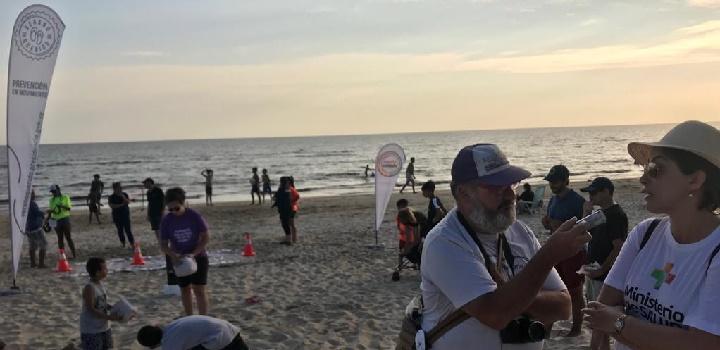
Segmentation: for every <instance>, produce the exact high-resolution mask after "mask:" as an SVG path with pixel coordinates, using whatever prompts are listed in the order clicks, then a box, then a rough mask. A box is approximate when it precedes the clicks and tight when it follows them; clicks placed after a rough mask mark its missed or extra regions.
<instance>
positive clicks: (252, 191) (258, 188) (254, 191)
mask: <svg viewBox="0 0 720 350" xmlns="http://www.w3.org/2000/svg"><path fill="white" fill-rule="evenodd" d="M250 193H260V186H258V185H252V188H251V189H250Z"/></svg>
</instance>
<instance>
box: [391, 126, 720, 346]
mask: <svg viewBox="0 0 720 350" xmlns="http://www.w3.org/2000/svg"><path fill="white" fill-rule="evenodd" d="M628 152H629V154H630V155H631V156H632V158H633V159H634V160H635V162H636V163H637V164H640V165H642V166H643V169H644V171H643V175H642V176H641V177H640V184H641V186H642V193H643V194H644V200H645V204H646V209H647V210H648V211H649V212H650V213H651V214H659V215H660V216H659V217H657V218H651V219H647V220H645V221H642V222H641V223H639V224H638V225H637V226H635V227H634V228H633V229H632V230H630V232H629V233H628V219H627V215H626V214H625V213H624V211H623V209H622V208H621V206H620V205H619V204H618V203H617V202H616V201H615V200H614V197H613V195H614V191H615V186H614V184H613V182H612V181H611V180H610V179H608V178H605V177H598V178H595V179H593V180H592V182H591V183H590V184H589V185H588V186H586V187H584V188H582V189H581V191H582V192H585V193H588V195H589V200H585V198H583V197H582V196H581V195H580V194H578V193H577V192H575V191H574V190H572V189H571V188H570V187H569V178H570V171H569V169H568V168H567V167H566V166H564V165H556V166H553V167H552V168H551V169H550V171H549V172H548V173H547V175H546V176H545V178H544V179H545V180H546V181H547V182H548V184H549V186H550V189H551V190H552V192H553V196H552V197H551V199H550V202H549V203H548V206H547V212H546V214H545V215H544V216H543V218H542V223H543V226H544V227H545V228H547V229H549V230H550V231H551V232H552V233H551V235H550V236H549V238H548V240H547V241H546V242H545V244H544V245H540V243H539V242H538V240H537V238H536V236H535V234H534V233H533V232H532V230H531V229H530V228H529V227H528V226H527V225H525V224H524V223H523V222H521V221H519V220H517V211H516V201H517V197H518V194H517V193H515V189H516V186H517V184H518V183H520V182H522V181H523V180H525V179H527V178H528V177H529V176H530V172H528V171H527V170H525V169H523V168H521V167H519V166H516V165H514V164H510V163H509V162H508V160H507V158H506V156H505V154H504V153H503V152H502V151H501V150H500V148H499V147H498V146H497V145H494V144H475V145H471V146H467V147H464V148H462V149H461V150H460V152H459V153H458V154H457V156H456V157H455V159H454V161H453V164H452V170H451V172H452V174H451V175H452V181H451V184H450V189H451V193H452V195H453V197H454V198H455V201H456V207H455V208H454V209H451V210H450V211H449V212H448V213H447V215H445V217H444V218H443V219H442V220H441V221H440V222H439V223H437V224H436V225H435V227H434V228H433V229H431V230H430V231H429V233H427V235H426V236H425V237H424V238H423V243H422V263H421V266H420V271H421V279H422V282H421V284H420V291H421V295H420V296H419V297H418V298H416V299H414V300H413V302H412V303H411V305H409V307H408V309H407V311H408V312H407V313H406V316H405V318H404V319H403V324H402V327H401V333H400V336H399V337H398V342H397V346H396V348H397V349H410V348H412V347H413V346H417V348H421V347H424V348H430V347H432V348H433V349H439V350H442V349H479V348H482V349H501V348H503V349H505V348H512V349H541V348H542V347H543V339H545V338H546V337H547V336H548V335H549V334H550V331H551V330H552V325H553V323H554V322H556V321H558V320H565V319H570V318H572V320H573V322H572V327H571V329H570V330H569V332H568V333H567V334H566V335H567V336H576V335H578V334H579V333H580V332H581V329H582V328H581V327H582V324H583V320H584V321H585V322H586V324H587V326H588V327H589V328H590V329H591V330H592V339H591V346H590V347H591V349H593V350H596V349H609V346H610V338H613V339H614V340H615V348H616V349H660V350H662V349H685V348H689V347H693V348H698V349H719V348H720V319H719V318H718V317H717V315H718V314H719V313H720V303H718V301H719V300H718V293H717V289H718V288H719V287H720V259H717V258H716V255H717V254H718V251H720V216H719V215H720V212H719V211H720V210H719V209H720V131H719V130H718V129H716V128H714V127H713V126H711V125H708V124H705V123H702V122H697V121H688V122H684V123H681V124H679V125H677V126H675V127H674V128H673V129H672V130H670V131H669V132H668V133H667V134H666V135H665V136H664V137H663V138H662V139H661V140H660V141H659V142H653V143H642V142H633V143H630V144H629V145H628ZM526 198H527V197H526ZM398 204H400V203H398ZM403 204H406V203H403ZM399 207H400V205H399ZM580 218H582V219H580ZM402 220H403V219H401V215H400V214H399V215H398V222H399V224H398V227H400V222H401V221H402ZM405 220H407V219H405ZM402 223H403V224H408V222H402ZM409 223H410V224H412V221H410V222H409ZM583 282H584V283H585V295H583ZM585 298H587V300H588V303H587V305H585V300H584V299H585Z"/></svg>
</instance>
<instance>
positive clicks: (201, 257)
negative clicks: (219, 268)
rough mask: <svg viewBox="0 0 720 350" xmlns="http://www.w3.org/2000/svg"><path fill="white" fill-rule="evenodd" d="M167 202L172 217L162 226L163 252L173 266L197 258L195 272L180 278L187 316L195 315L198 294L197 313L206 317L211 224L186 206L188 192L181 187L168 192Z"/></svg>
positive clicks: (166, 194) (161, 242)
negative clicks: (187, 259) (189, 258)
mask: <svg viewBox="0 0 720 350" xmlns="http://www.w3.org/2000/svg"><path fill="white" fill-rule="evenodd" d="M165 203H166V205H167V210H168V212H169V214H168V215H165V217H163V219H162V222H161V223H160V249H161V250H162V251H163V253H165V254H166V255H169V256H170V260H171V261H172V263H173V265H177V263H178V262H179V261H180V259H181V258H183V257H192V258H193V259H195V262H196V263H197V270H196V271H195V273H193V274H192V275H189V276H184V277H178V285H179V286H180V292H181V296H182V304H183V308H184V309H185V314H186V315H192V314H193V300H192V296H193V294H195V300H196V301H197V308H198V313H199V314H201V315H207V312H208V307H209V301H208V295H207V292H206V285H207V277H208V269H209V266H210V263H209V260H208V256H207V251H206V250H205V248H206V247H207V245H208V243H209V242H210V233H209V229H208V224H207V222H205V219H204V218H203V217H202V215H200V213H198V212H197V211H195V210H193V209H190V208H188V207H186V206H185V191H184V190H183V189H182V188H180V187H175V188H171V189H169V190H167V192H165Z"/></svg>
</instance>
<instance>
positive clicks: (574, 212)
mask: <svg viewBox="0 0 720 350" xmlns="http://www.w3.org/2000/svg"><path fill="white" fill-rule="evenodd" d="M545 180H546V181H547V182H548V183H549V185H550V190H551V191H552V193H553V196H552V197H551V198H550V203H548V207H547V215H545V216H544V217H543V219H542V223H543V226H545V228H546V229H549V230H550V231H553V232H554V231H555V230H557V228H558V227H560V225H561V224H562V223H563V222H565V221H566V220H570V219H571V218H573V217H574V218H576V219H579V218H582V217H583V205H584V204H585V198H583V197H582V196H581V195H579V194H578V193H577V192H575V191H574V190H573V189H571V188H570V187H569V186H570V170H568V168H567V167H566V166H564V165H555V166H553V167H552V168H550V171H549V172H548V174H547V175H546V176H545ZM584 263H585V251H584V250H582V251H580V252H578V253H577V254H575V255H573V256H571V257H569V258H568V259H566V260H564V261H561V262H560V263H559V264H557V265H555V268H556V269H557V271H558V273H559V274H560V277H561V278H562V280H563V282H565V285H566V286H567V288H568V290H569V291H570V297H571V298H572V311H573V313H572V314H573V322H572V328H571V329H570V332H568V333H567V334H566V336H568V337H576V336H578V335H580V331H581V329H582V321H583V319H582V311H581V310H582V308H583V307H585V300H584V299H583V280H584V276H583V275H581V274H578V273H577V271H578V270H579V269H580V267H582V265H583V264H584Z"/></svg>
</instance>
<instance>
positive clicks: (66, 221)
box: [55, 217, 71, 232]
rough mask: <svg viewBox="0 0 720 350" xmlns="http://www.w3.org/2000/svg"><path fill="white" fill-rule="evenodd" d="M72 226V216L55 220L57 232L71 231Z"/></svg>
mask: <svg viewBox="0 0 720 350" xmlns="http://www.w3.org/2000/svg"><path fill="white" fill-rule="evenodd" d="M70 229H71V226H70V218H69V217H67V218H62V219H57V221H56V222H55V232H58V231H63V232H70Z"/></svg>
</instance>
